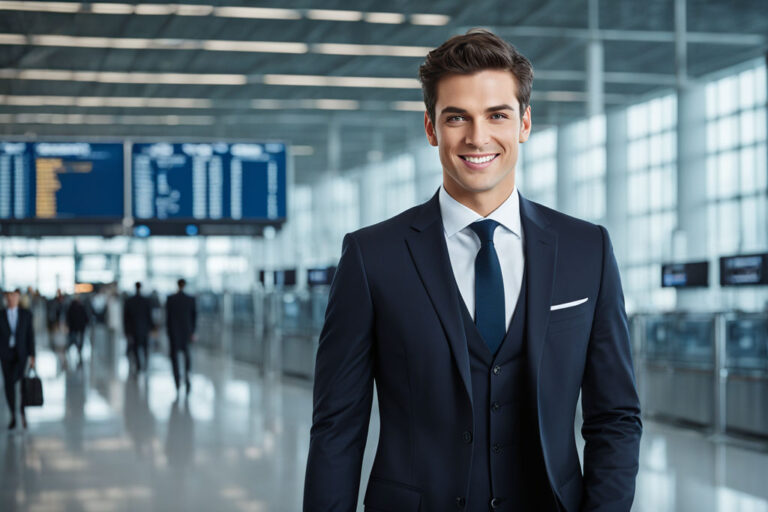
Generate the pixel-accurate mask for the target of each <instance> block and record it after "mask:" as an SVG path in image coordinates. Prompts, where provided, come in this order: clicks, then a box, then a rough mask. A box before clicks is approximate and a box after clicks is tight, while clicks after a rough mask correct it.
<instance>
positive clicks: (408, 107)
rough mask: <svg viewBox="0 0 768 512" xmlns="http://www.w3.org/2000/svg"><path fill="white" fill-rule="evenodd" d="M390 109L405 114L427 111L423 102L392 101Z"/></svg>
mask: <svg viewBox="0 0 768 512" xmlns="http://www.w3.org/2000/svg"><path fill="white" fill-rule="evenodd" d="M392 108H393V109H395V110H402V111H406V112H424V111H425V110H426V109H427V107H425V106H424V102H423V101H393V102H392Z"/></svg>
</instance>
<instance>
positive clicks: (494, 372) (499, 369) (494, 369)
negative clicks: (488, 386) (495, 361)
mask: <svg viewBox="0 0 768 512" xmlns="http://www.w3.org/2000/svg"><path fill="white" fill-rule="evenodd" d="M500 373H501V366H499V365H496V366H494V367H493V374H494V375H498V374H500Z"/></svg>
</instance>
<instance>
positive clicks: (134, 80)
mask: <svg viewBox="0 0 768 512" xmlns="http://www.w3.org/2000/svg"><path fill="white" fill-rule="evenodd" d="M0 78H9V79H13V80H58V81H65V82H68V81H73V82H100V83H128V84H181V85H185V84H195V85H245V84H246V83H247V82H248V79H247V77H246V76H245V75H236V74H214V73H145V72H139V71H130V72H112V71H69V70H54V69H0Z"/></svg>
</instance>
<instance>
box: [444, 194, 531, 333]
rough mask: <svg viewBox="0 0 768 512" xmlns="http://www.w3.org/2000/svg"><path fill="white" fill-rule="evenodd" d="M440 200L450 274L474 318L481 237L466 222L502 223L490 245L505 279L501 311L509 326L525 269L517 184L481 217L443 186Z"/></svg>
mask: <svg viewBox="0 0 768 512" xmlns="http://www.w3.org/2000/svg"><path fill="white" fill-rule="evenodd" d="M439 201H440V214H441V215H442V217H443V229H444V232H445V242H446V244H447V245H448V256H449V257H450V260H451V267H452V268H453V276H454V278H456V284H457V285H458V286H459V292H460V293H461V298H462V299H464V304H465V305H466V306H467V310H468V311H469V314H470V315H472V318H475V257H476V256H477V253H478V252H479V251H480V238H479V237H478V236H477V234H476V233H475V232H474V231H472V229H470V228H469V225H470V224H472V223H473V222H476V221H478V220H483V218H485V219H493V220H495V221H496V222H498V223H499V224H501V225H500V226H498V227H497V228H496V231H494V233H493V245H494V246H495V247H496V254H497V255H498V257H499V265H500V266H501V276H502V279H503V280H504V314H505V318H506V325H507V327H509V323H510V321H511V320H512V314H513V313H514V312H515V307H516V306H517V299H518V297H519V296H520V287H521V286H522V283H523V269H524V268H525V255H524V252H523V230H522V226H521V224H520V196H519V195H518V193H517V187H515V189H514V190H513V191H512V194H510V196H509V197H508V198H507V200H506V201H504V202H503V203H502V204H501V206H499V207H498V208H496V209H495V210H494V211H493V212H491V213H490V214H489V215H488V216H487V217H482V216H481V215H480V214H478V213H477V212H475V211H474V210H472V209H470V208H468V207H466V206H464V205H463V204H461V203H460V202H458V201H456V200H455V199H454V198H453V197H451V196H450V194H448V191H446V190H445V187H440V193H439Z"/></svg>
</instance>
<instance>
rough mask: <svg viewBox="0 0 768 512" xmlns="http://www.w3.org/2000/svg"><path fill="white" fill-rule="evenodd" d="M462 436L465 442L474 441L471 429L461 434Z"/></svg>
mask: <svg viewBox="0 0 768 512" xmlns="http://www.w3.org/2000/svg"><path fill="white" fill-rule="evenodd" d="M461 438H462V439H463V440H464V442H465V443H467V444H469V443H471V442H472V432H470V431H469V430H466V431H464V433H463V434H461Z"/></svg>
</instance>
